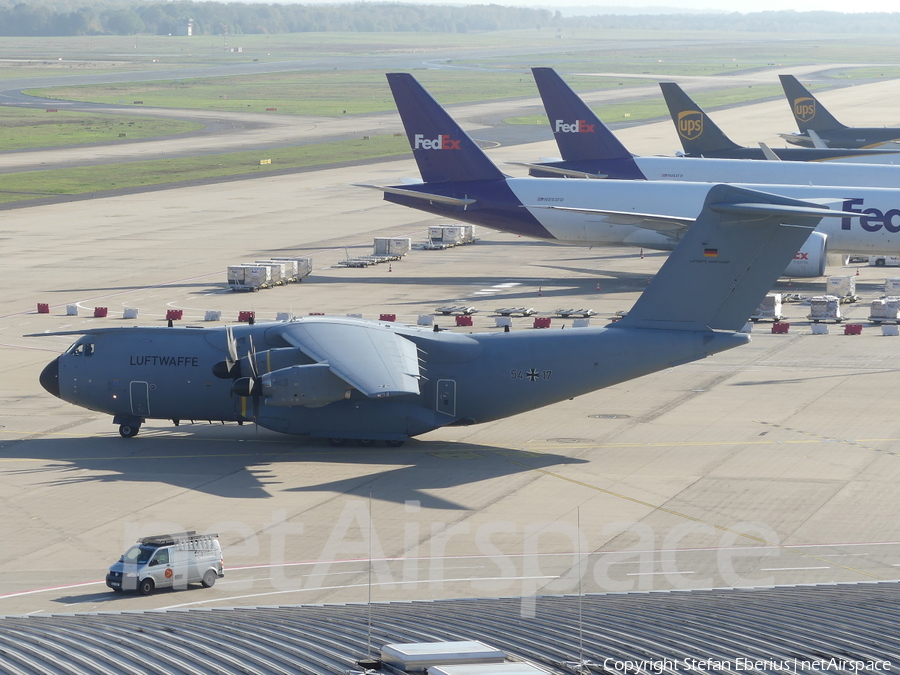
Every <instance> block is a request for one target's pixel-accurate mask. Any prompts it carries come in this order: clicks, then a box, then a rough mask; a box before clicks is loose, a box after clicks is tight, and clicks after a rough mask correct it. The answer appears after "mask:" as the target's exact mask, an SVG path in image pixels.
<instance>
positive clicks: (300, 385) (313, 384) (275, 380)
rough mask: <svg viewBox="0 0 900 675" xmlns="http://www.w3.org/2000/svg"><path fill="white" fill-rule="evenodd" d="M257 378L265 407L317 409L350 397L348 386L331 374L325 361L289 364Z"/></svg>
mask: <svg viewBox="0 0 900 675" xmlns="http://www.w3.org/2000/svg"><path fill="white" fill-rule="evenodd" d="M260 379H261V380H262V396H263V398H264V399H265V401H266V405H268V406H294V405H302V406H306V407H308V408H318V407H321V406H324V405H328V404H329V403H333V402H334V401H340V400H341V399H345V398H350V390H351V387H350V385H349V384H347V382H345V381H344V380H342V379H341V378H339V377H338V376H337V375H335V374H334V373H332V372H331V370H329V368H328V364H327V363H314V364H310V365H305V366H290V367H288V368H282V369H280V370H275V371H272V372H271V373H266V374H265V375H263V376H262V377H261V378H260Z"/></svg>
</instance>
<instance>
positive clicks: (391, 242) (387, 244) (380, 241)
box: [375, 237, 412, 256]
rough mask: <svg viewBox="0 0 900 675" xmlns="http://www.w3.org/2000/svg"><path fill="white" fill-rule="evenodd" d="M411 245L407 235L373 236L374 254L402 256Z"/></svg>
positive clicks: (407, 251)
mask: <svg viewBox="0 0 900 675" xmlns="http://www.w3.org/2000/svg"><path fill="white" fill-rule="evenodd" d="M411 247H412V246H411V241H410V238H409V237H375V255H391V256H404V255H406V254H407V253H409V250H410V248H411Z"/></svg>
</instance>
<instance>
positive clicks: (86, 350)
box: [68, 342, 94, 356]
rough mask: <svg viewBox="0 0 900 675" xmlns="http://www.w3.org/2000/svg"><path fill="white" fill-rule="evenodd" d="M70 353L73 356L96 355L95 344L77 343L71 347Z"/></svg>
mask: <svg viewBox="0 0 900 675" xmlns="http://www.w3.org/2000/svg"><path fill="white" fill-rule="evenodd" d="M68 353H69V354H71V355H72V356H92V355H93V354H94V343H93V342H76V343H75V344H74V345H72V346H71V347H69V350H68Z"/></svg>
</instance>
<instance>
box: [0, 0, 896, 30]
mask: <svg viewBox="0 0 900 675" xmlns="http://www.w3.org/2000/svg"><path fill="white" fill-rule="evenodd" d="M87 3H88V4H86V2H85V0H68V1H67V0H53V1H52V2H51V0H30V1H29V2H19V3H17V4H16V3H14V2H7V3H6V6H4V5H3V2H2V0H0V36H4V37H40V36H64V35H137V34H145V35H146V34H150V35H177V34H179V32H182V31H183V29H184V27H185V26H186V25H187V22H188V20H190V21H191V23H192V29H193V33H194V34H195V35H219V34H222V33H228V34H241V33H257V34H260V33H263V34H264V33H304V32H328V31H341V32H409V31H416V32H427V33H466V32H470V31H495V30H517V29H523V28H556V29H560V28H579V29H600V28H603V29H635V30H710V31H767V32H796V30H797V28H798V27H802V29H803V31H804V32H805V33H841V34H847V33H898V32H900V13H867V14H844V13H841V12H824V11H821V12H794V11H779V12H753V13H748V14H740V13H737V12H734V13H725V14H661V15H627V16H626V15H597V16H573V17H563V16H562V15H561V14H560V13H559V12H550V11H548V10H545V9H527V8H523V7H505V6H500V5H469V6H449V5H446V6H444V5H414V4H399V3H372V2H360V3H348V4H334V5H299V4H256V3H253V4H244V3H237V2H236V3H223V2H191V1H189V0H183V1H182V0H176V1H175V2H146V3H140V2H137V3H136V2H133V1H129V0H87Z"/></svg>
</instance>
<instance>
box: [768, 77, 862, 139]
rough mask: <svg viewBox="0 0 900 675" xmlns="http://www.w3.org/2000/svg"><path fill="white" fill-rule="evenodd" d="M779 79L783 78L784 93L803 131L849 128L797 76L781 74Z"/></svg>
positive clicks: (819, 131)
mask: <svg viewBox="0 0 900 675" xmlns="http://www.w3.org/2000/svg"><path fill="white" fill-rule="evenodd" d="M778 79H779V80H781V86H782V88H783V89H784V95H785V96H787V100H788V103H789V104H790V106H791V113H793V115H794V120H795V121H796V122H797V127H798V128H799V129H800V131H801V132H802V133H804V134H805V133H807V131H808V130H809V129H812V130H813V131H815V132H818V133H821V132H823V131H832V130H834V129H846V128H847V126H846V125H845V124H841V123H840V122H838V121H837V120H836V119H835V118H834V115H832V114H831V113H830V112H828V110H826V109H825V106H824V105H822V104H821V103H819V100H818V99H817V98H816V97H815V96H813V95H812V93H810V91H809V89H807V88H806V87H804V86H803V85H802V84H800V81H799V80H798V79H797V78H796V77H794V76H793V75H779V76H778Z"/></svg>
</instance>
